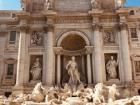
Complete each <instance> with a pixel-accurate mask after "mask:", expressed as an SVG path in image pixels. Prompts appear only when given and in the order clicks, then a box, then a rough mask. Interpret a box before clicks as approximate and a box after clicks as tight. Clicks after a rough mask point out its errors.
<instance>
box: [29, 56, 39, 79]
mask: <svg viewBox="0 0 140 105" xmlns="http://www.w3.org/2000/svg"><path fill="white" fill-rule="evenodd" d="M41 70H42V67H41V64H40V59H39V58H36V59H35V62H34V63H33V66H32V67H31V70H30V73H31V75H32V81H37V80H40V79H41Z"/></svg>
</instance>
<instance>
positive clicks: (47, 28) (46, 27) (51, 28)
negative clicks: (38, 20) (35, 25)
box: [44, 24, 54, 32]
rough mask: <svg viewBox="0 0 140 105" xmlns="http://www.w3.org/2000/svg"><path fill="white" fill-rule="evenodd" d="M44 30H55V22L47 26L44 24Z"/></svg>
mask: <svg viewBox="0 0 140 105" xmlns="http://www.w3.org/2000/svg"><path fill="white" fill-rule="evenodd" d="M44 30H45V31H47V32H48V31H53V30H54V25H53V24H46V25H45V26H44Z"/></svg>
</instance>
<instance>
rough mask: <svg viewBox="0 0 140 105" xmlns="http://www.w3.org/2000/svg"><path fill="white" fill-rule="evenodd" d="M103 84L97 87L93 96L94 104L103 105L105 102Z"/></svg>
mask: <svg viewBox="0 0 140 105" xmlns="http://www.w3.org/2000/svg"><path fill="white" fill-rule="evenodd" d="M103 87H104V85H103V83H98V84H96V85H95V88H94V94H93V102H94V103H99V104H101V103H103V102H105V99H104V95H103Z"/></svg>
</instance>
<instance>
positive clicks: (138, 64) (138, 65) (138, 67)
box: [134, 61, 140, 72]
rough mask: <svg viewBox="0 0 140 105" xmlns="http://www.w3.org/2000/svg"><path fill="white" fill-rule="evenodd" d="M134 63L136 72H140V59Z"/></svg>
mask: <svg viewBox="0 0 140 105" xmlns="http://www.w3.org/2000/svg"><path fill="white" fill-rule="evenodd" d="M134 64H135V70H136V72H140V61H135V62H134Z"/></svg>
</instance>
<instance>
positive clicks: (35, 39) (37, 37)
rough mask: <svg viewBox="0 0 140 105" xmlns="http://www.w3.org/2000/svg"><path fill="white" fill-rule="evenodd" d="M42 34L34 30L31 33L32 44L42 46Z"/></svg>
mask: <svg viewBox="0 0 140 105" xmlns="http://www.w3.org/2000/svg"><path fill="white" fill-rule="evenodd" d="M42 36H43V33H42V32H36V31H34V32H33V33H32V35H31V44H32V45H36V46H40V45H41V44H42V40H43V39H42Z"/></svg>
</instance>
